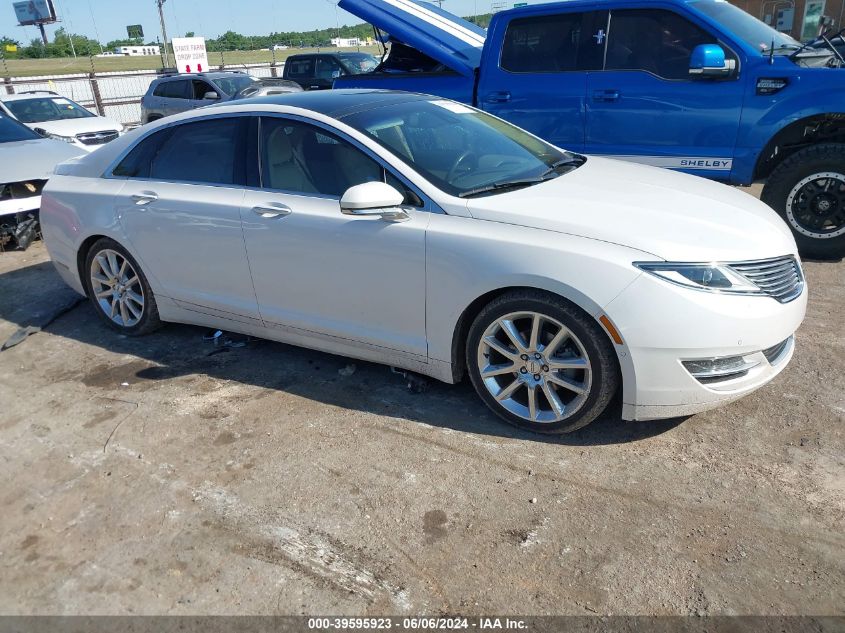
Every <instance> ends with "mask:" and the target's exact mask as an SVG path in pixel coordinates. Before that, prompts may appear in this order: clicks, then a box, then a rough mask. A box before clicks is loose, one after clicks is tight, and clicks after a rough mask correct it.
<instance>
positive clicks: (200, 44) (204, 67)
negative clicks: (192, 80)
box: [171, 37, 209, 73]
mask: <svg viewBox="0 0 845 633" xmlns="http://www.w3.org/2000/svg"><path fill="white" fill-rule="evenodd" d="M171 43H172V44H173V54H174V55H175V56H176V68H177V69H178V70H179V72H180V73H204V72H208V70H209V68H208V53H206V51H205V38H204V37H174V38H173V40H171Z"/></svg>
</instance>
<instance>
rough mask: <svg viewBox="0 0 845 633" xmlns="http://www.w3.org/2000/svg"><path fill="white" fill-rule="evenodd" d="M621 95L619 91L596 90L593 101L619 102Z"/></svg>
mask: <svg viewBox="0 0 845 633" xmlns="http://www.w3.org/2000/svg"><path fill="white" fill-rule="evenodd" d="M621 95H622V93H621V92H619V91H618V90H594V91H593V101H619V97H620V96H621Z"/></svg>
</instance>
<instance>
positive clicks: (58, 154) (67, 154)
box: [0, 138, 85, 183]
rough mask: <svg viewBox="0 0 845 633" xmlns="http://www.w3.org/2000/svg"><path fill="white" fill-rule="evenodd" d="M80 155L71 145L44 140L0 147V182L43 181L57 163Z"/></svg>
mask: <svg viewBox="0 0 845 633" xmlns="http://www.w3.org/2000/svg"><path fill="white" fill-rule="evenodd" d="M84 154H85V151H84V150H82V149H80V148H78V147H75V146H74V145H71V144H69V143H65V142H63V141H54V140H51V139H46V138H45V139H33V140H31V141H15V142H14V143H0V182H3V183H6V182H20V181H23V180H44V179H47V178H49V177H50V176H51V175H52V173H53V168H54V167H55V166H56V165H57V164H58V163H61V162H63V161H66V160H68V159H70V158H74V157H75V156H82V155H84Z"/></svg>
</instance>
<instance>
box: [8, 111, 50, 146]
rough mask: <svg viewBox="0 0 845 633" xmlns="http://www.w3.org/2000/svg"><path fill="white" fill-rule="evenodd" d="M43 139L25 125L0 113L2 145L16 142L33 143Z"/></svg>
mask: <svg viewBox="0 0 845 633" xmlns="http://www.w3.org/2000/svg"><path fill="white" fill-rule="evenodd" d="M39 138H41V137H40V136H39V135H38V134H36V133H35V132H33V131H32V130H30V129H29V128H28V127H26V126H25V125H21V124H20V123H18V122H17V121H15V120H13V119H10V118H9V117H7V116H6V115H5V114H3V113H0V143H14V142H15V141H31V140H34V139H39Z"/></svg>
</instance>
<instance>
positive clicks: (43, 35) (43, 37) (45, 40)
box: [38, 22, 50, 46]
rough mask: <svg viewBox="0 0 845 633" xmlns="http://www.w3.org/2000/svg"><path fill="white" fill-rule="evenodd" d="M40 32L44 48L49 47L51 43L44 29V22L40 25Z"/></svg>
mask: <svg viewBox="0 0 845 633" xmlns="http://www.w3.org/2000/svg"><path fill="white" fill-rule="evenodd" d="M38 30H39V31H41V41H42V42H44V46H47V44H49V43H50V42H49V40H48V39H47V31H46V30H45V29H44V23H43V22H39V23H38Z"/></svg>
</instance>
